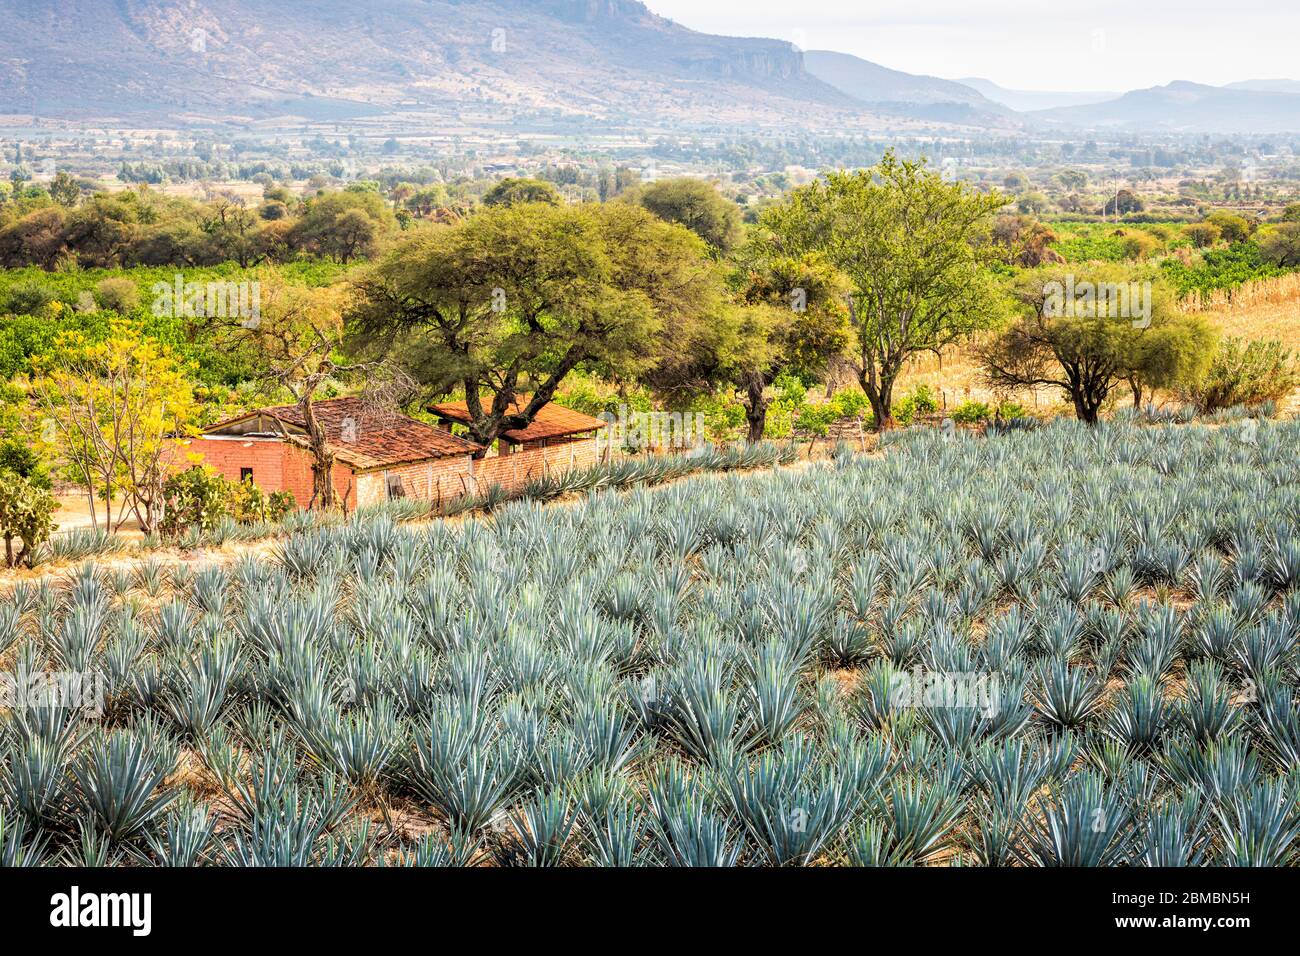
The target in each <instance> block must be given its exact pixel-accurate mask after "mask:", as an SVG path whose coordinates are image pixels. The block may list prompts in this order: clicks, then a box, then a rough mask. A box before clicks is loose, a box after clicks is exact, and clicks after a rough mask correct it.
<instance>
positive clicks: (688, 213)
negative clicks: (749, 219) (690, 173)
mask: <svg viewBox="0 0 1300 956" xmlns="http://www.w3.org/2000/svg"><path fill="white" fill-rule="evenodd" d="M634 195H635V197H636V200H637V201H638V202H639V203H640V204H641V205H642V206H644V207H645V208H646V209H649V210H650V211H651V212H652V213H654V214H655V215H656V216H658V217H659V218H660V219H663V220H665V221H667V222H675V223H678V224H680V225H683V226H685V227H686V228H687V229H689V230H690V231H691V232H693V233H695V234H696V235H697V236H699V237H700V238H701V239H703V240H704V241H705V242H707V243H708V244H709V247H710V248H711V249H714V250H717V251H718V252H720V253H726V252H729V251H730V250H731V249H732V248H733V247H734V246H735V245H736V244H737V243H738V242H739V241H740V237H741V225H740V221H741V212H740V207H739V206H737V205H736V204H735V203H734V202H732V201H731V200H729V199H727V198H726V197H725V196H723V195H722V194H721V193H719V192H718V191H717V190H716V189H715V188H714V187H713V186H712V185H710V184H709V183H707V182H705V181H704V180H702V179H693V178H689V177H683V178H681V179H664V180H661V181H659V182H657V183H654V184H653V185H650V186H647V187H645V188H644V189H641V190H639V191H636V192H635V193H634Z"/></svg>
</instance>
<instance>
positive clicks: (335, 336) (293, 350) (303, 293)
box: [219, 273, 379, 511]
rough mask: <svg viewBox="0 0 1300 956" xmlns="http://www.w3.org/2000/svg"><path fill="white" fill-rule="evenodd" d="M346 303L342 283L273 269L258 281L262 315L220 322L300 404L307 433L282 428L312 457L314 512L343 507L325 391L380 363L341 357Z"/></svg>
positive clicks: (283, 433) (267, 378)
mask: <svg viewBox="0 0 1300 956" xmlns="http://www.w3.org/2000/svg"><path fill="white" fill-rule="evenodd" d="M347 301H348V290H347V289H346V287H344V286H341V285H339V286H328V287H324V288H311V287H308V286H303V285H295V284H292V283H289V282H286V281H284V280H283V278H282V277H280V276H279V275H277V274H275V273H271V274H269V275H267V276H265V277H264V278H262V279H261V280H260V285H259V310H258V311H259V314H258V315H256V316H251V317H250V316H244V317H238V316H231V317H228V318H224V319H221V320H219V321H220V322H221V329H222V331H223V332H224V334H225V336H226V337H228V339H229V340H230V342H231V344H232V345H233V346H236V347H244V348H247V349H250V350H251V351H253V352H254V353H255V357H256V360H257V361H258V362H259V363H260V364H261V366H262V369H263V373H262V377H263V379H264V380H265V381H266V382H267V383H268V384H269V385H271V386H272V387H273V388H280V389H283V390H285V391H287V392H288V393H289V394H290V395H291V396H292V397H293V401H294V404H295V405H297V407H298V412H299V414H300V415H301V417H302V421H303V432H304V434H301V435H300V434H297V433H294V432H290V431H289V430H288V429H287V428H285V427H284V425H283V424H282V423H280V424H279V429H280V433H281V437H282V438H283V439H284V440H285V441H286V442H289V443H290V444H293V445H296V446H297V447H299V448H302V449H303V450H304V451H306V452H307V453H308V454H309V455H310V456H311V475H312V497H311V502H310V503H309V505H308V507H309V508H310V509H312V510H321V511H330V510H333V509H334V508H336V507H338V505H339V501H338V493H337V490H336V489H335V487H334V481H333V474H334V459H335V455H334V451H333V449H332V448H331V447H330V442H329V434H328V431H327V429H326V427H325V425H324V423H322V422H321V420H320V418H319V417H318V416H317V414H316V401H317V399H318V397H319V396H320V393H321V390H322V389H323V388H325V387H326V386H327V385H328V384H329V383H331V382H334V381H337V380H339V379H344V378H347V377H349V376H356V375H361V374H363V373H376V372H377V371H378V370H379V368H378V363H348V362H346V361H344V360H343V359H342V358H341V357H340V345H341V341H342V337H343V313H344V310H345V309H346V307H347Z"/></svg>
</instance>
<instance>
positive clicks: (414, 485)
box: [357, 455, 474, 506]
mask: <svg viewBox="0 0 1300 956" xmlns="http://www.w3.org/2000/svg"><path fill="white" fill-rule="evenodd" d="M473 467H474V466H473V462H472V461H471V459H470V457H469V455H460V456H456V457H453V458H436V459H434V460H433V461H420V462H412V463H410V464H406V465H397V466H395V467H393V468H388V469H386V470H384V471H368V472H366V473H364V474H361V475H358V476H357V490H358V495H357V502H358V503H359V504H360V505H363V506H364V505H372V504H378V503H379V502H381V501H387V500H388V479H389V477H390V476H397V477H400V478H401V479H402V490H403V491H405V492H406V497H408V498H420V499H423V500H426V501H447V500H449V499H452V498H459V497H460V496H462V495H464V494H467V493H471V492H473V490H474V481H473V478H474V472H473Z"/></svg>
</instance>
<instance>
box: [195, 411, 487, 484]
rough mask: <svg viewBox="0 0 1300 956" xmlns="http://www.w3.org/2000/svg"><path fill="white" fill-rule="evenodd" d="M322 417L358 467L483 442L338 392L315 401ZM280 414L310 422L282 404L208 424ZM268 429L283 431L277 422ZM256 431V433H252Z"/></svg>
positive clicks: (226, 426)
mask: <svg viewBox="0 0 1300 956" xmlns="http://www.w3.org/2000/svg"><path fill="white" fill-rule="evenodd" d="M315 412H316V417H317V419H318V420H319V421H320V422H321V423H322V424H323V425H324V426H325V433H326V435H327V436H328V438H329V443H330V447H331V448H332V449H333V451H334V455H335V457H337V458H338V460H339V461H341V462H343V463H345V464H347V465H351V466H352V467H353V468H355V469H357V470H358V471H369V470H371V469H375V468H389V467H391V466H393V465H402V464H408V463H410V462H416V461H428V460H430V459H434V458H450V457H453V456H457V455H472V454H474V453H475V452H477V451H479V450H480V446H478V445H476V444H474V443H473V442H470V441H466V440H464V439H463V438H457V437H456V436H455V435H450V434H448V433H447V432H446V431H444V430H442V429H441V428H434V427H433V426H432V425H426V424H425V423H424V422H418V421H416V420H415V419H414V418H408V417H407V416H406V415H400V414H398V413H397V412H390V411H385V410H382V409H377V408H375V407H374V406H372V405H367V404H366V403H365V402H362V401H361V400H360V399H358V398H334V399H330V400H328V401H324V402H317V403H316V405H315ZM259 417H262V418H268V419H275V420H277V421H280V422H282V423H283V424H284V425H286V426H288V428H289V429H290V430H296V429H302V428H305V427H306V425H305V422H304V419H303V416H302V412H301V411H300V410H299V408H298V406H296V405H279V406H276V407H274V408H259V409H256V410H254V411H251V412H246V413H245V414H243V415H239V416H237V417H235V418H232V419H229V420H228V421H224V422H220V423H219V424H216V425H211V426H209V427H208V428H206V429H204V432H205V433H207V434H220V433H224V432H228V431H230V430H231V429H232V428H233V427H234V426H236V425H240V424H247V423H252V422H254V421H255V420H256V419H257V418H259ZM267 424H268V425H269V426H270V427H269V428H268V429H267V430H266V433H267V434H278V433H279V432H278V429H276V428H275V426H274V423H273V422H268V423H267ZM249 434H251V433H249Z"/></svg>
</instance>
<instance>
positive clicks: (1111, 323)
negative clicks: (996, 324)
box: [976, 266, 1214, 425]
mask: <svg viewBox="0 0 1300 956" xmlns="http://www.w3.org/2000/svg"><path fill="white" fill-rule="evenodd" d="M1134 278H1135V277H1134V275H1133V274H1131V273H1129V272H1128V271H1127V270H1125V269H1124V268H1123V267H1109V268H1104V267H1100V266H1093V267H1089V269H1088V271H1087V273H1086V275H1085V274H1080V275H1077V276H1076V275H1074V274H1073V273H1068V272H1067V271H1066V270H1065V269H1064V267H1056V268H1049V269H1038V270H1035V271H1033V272H1031V273H1028V274H1027V275H1025V276H1024V277H1022V278H1021V279H1020V281H1019V282H1018V283H1017V284H1016V286H1015V288H1014V295H1015V298H1016V299H1017V300H1018V302H1019V303H1020V307H1021V311H1022V314H1021V316H1020V317H1019V318H1018V319H1017V320H1016V321H1014V322H1012V323H1011V324H1010V325H1009V326H1008V327H1007V328H1005V329H1003V330H1002V331H1001V332H1000V333H999V334H998V335H997V336H995V337H993V338H992V339H990V340H989V341H987V342H984V343H982V344H981V345H980V346H979V347H978V348H977V350H976V352H977V355H978V358H979V361H980V364H981V365H982V366H983V367H984V374H985V377H986V379H987V380H988V382H989V383H990V384H991V385H993V386H994V387H996V388H1011V389H1015V388H1034V387H1039V386H1048V387H1052V388H1059V389H1060V390H1061V391H1062V392H1064V393H1065V396H1066V397H1067V398H1068V399H1069V401H1070V402H1071V404H1073V406H1074V411H1075V415H1076V417H1077V418H1078V419H1079V420H1080V421H1082V422H1087V423H1088V424H1090V425H1093V424H1096V422H1097V420H1098V418H1099V417H1100V414H1101V409H1102V407H1103V405H1105V403H1106V401H1107V399H1109V398H1110V396H1111V394H1112V393H1113V392H1114V390H1115V388H1116V387H1120V386H1123V385H1128V387H1129V388H1130V390H1131V391H1132V394H1133V403H1134V405H1136V406H1140V405H1141V404H1142V401H1143V397H1144V396H1149V395H1150V394H1151V392H1153V391H1154V390H1155V389H1161V388H1172V387H1175V386H1177V385H1180V384H1184V383H1189V382H1194V381H1196V380H1197V379H1199V378H1200V376H1201V374H1202V373H1203V372H1204V370H1205V367H1206V365H1207V364H1208V362H1209V359H1210V356H1211V354H1212V351H1213V346H1214V335H1213V332H1212V330H1211V329H1210V327H1209V326H1208V325H1207V324H1206V323H1205V321H1204V320H1202V319H1200V318H1199V317H1196V316H1188V315H1182V314H1180V313H1178V312H1177V310H1176V309H1175V307H1174V305H1173V300H1172V297H1171V296H1170V295H1169V293H1168V291H1167V290H1165V289H1163V288H1161V287H1160V286H1159V285H1155V284H1148V285H1146V286H1145V289H1146V290H1147V292H1145V293H1144V292H1143V291H1142V289H1143V286H1142V285H1141V283H1136V282H1134V281H1133V280H1134ZM1066 288H1069V289H1071V290H1073V289H1076V288H1086V289H1087V290H1090V292H1091V293H1092V294H1093V298H1092V299H1085V300H1082V301H1078V302H1073V301H1069V302H1067V301H1066V300H1064V299H1063V297H1062V294H1061V290H1063V289H1066ZM1121 289H1122V290H1123V291H1124V293H1125V299H1126V300H1127V299H1132V300H1133V301H1131V302H1130V304H1129V307H1128V308H1122V307H1121V303H1120V296H1119V295H1118V292H1119V290H1121ZM1112 291H1113V292H1114V293H1115V294H1113V295H1112V294H1111V293H1112ZM1147 294H1149V295H1150V298H1149V300H1146V301H1144V302H1143V303H1142V304H1141V306H1140V307H1139V308H1140V310H1141V312H1142V313H1143V314H1138V309H1135V308H1134V306H1135V305H1136V304H1137V300H1136V298H1134V297H1145V295H1147Z"/></svg>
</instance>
